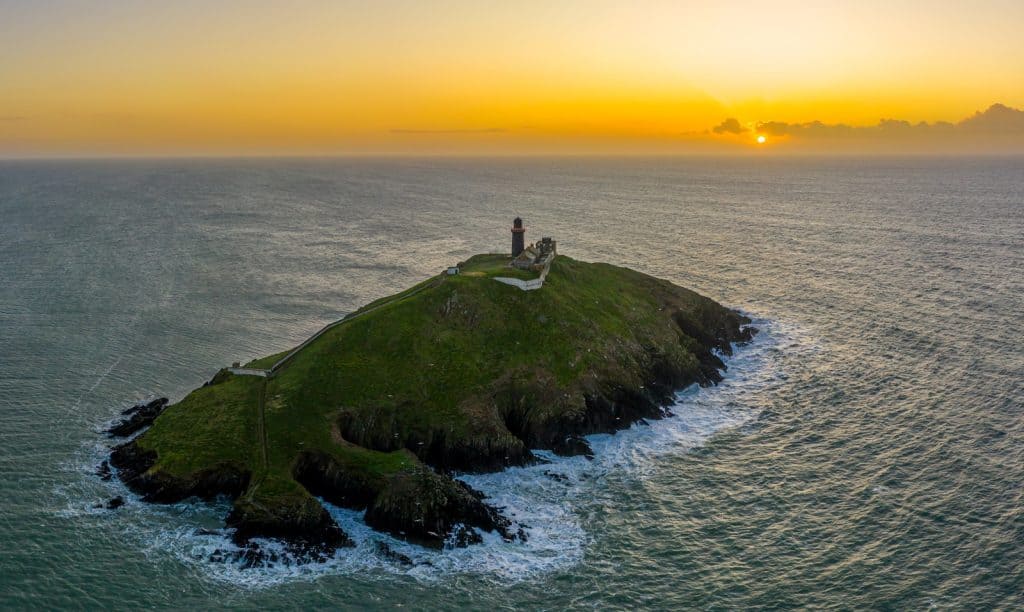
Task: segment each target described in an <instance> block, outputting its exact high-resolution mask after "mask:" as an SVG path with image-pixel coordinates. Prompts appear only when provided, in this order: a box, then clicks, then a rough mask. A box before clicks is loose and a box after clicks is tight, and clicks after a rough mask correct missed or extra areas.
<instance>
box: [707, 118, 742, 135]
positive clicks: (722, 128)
mask: <svg viewBox="0 0 1024 612" xmlns="http://www.w3.org/2000/svg"><path fill="white" fill-rule="evenodd" d="M711 131H712V132H714V133H716V134H742V133H743V132H747V131H749V130H748V129H747V128H745V127H743V126H742V125H741V124H740V121H739V119H736V118H733V117H730V118H728V119H726V120H725V121H723V122H721V123H719V124H718V125H716V126H715V127H713V128H711Z"/></svg>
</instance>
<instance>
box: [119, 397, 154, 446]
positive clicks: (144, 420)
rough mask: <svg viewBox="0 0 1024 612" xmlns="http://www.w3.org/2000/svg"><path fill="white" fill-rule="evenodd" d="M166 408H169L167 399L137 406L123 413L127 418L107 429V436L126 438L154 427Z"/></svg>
mask: <svg viewBox="0 0 1024 612" xmlns="http://www.w3.org/2000/svg"><path fill="white" fill-rule="evenodd" d="M165 408H167V398H166V397H161V398H159V399H155V400H153V401H151V402H147V403H139V404H136V405H134V406H132V407H131V408H128V409H127V410H124V411H122V412H121V414H122V415H123V416H125V417H127V418H125V419H122V420H121V422H119V423H118V424H116V425H112V426H111V427H110V428H109V429H107V434H108V435H109V436H111V437H115V438H126V437H128V436H130V435H132V434H134V433H135V432H137V431H139V430H141V429H143V428H144V427H149V426H150V425H152V424H153V421H155V420H156V417H158V416H160V413H161V412H163V411H164V409H165Z"/></svg>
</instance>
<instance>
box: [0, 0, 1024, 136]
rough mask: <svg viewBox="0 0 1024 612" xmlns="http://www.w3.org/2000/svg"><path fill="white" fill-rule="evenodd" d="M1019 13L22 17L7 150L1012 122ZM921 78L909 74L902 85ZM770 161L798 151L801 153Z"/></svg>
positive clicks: (3, 123)
mask: <svg viewBox="0 0 1024 612" xmlns="http://www.w3.org/2000/svg"><path fill="white" fill-rule="evenodd" d="M1021 23H1024V3H1019V2H1004V1H1002V0H979V2H976V3H972V4H971V6H970V7H967V8H965V7H963V6H962V5H961V4H960V3H957V2H955V1H954V0H937V1H936V2H935V3H933V4H932V5H930V6H929V8H928V10H924V9H922V8H921V7H920V5H919V4H918V3H914V2H909V1H904V0H886V1H885V2H883V0H865V2H861V3H839V2H835V3H825V2H818V3H805V2H794V1H780V2H774V3H772V4H771V5H764V4H763V3H760V2H755V1H753V0H748V1H739V0H733V1H725V2H721V3H715V4H714V5H713V6H712V5H709V4H708V3H705V2H696V1H686V0H678V1H677V0H672V1H670V0H648V1H646V2H637V3H628V4H627V3H622V2H612V1H610V0H588V1H584V0H569V1H567V2H562V3H547V2H541V1H540V0H524V1H523V2H516V3H500V4H489V3H479V2H471V1H470V0H443V1H434V2H426V1H422V2H416V1H412V0H381V1H380V2H377V3H373V4H372V5H371V4H368V3H361V4H356V3H343V2H330V1H328V0H307V1H305V2H302V1H299V2H297V3H295V4H289V5H288V6H284V5H275V4H273V3H253V2H241V1H231V0H222V1H219V2H212V3H209V2H199V1H198V0H184V1H183V2H179V3H136V2H110V3H102V4H97V3H88V2H82V1H79V0H55V1H54V2H48V3H15V4H13V5H11V6H8V7H5V9H4V18H3V19H0V156H4V155H6V156H11V155H15V156H16V155H20V154H26V155H35V154H78V153H99V154H120V153H124V154H139V153H142V154H167V153H170V154H179V153H181V154H185V153H202V154H235V153H243V154H244V153H259V154H281V153H283V154H290V153H310V154H322V153H389V152H397V153H435V152H440V153H465V152H468V153H521V152H522V153H535V152H541V153H544V152H552V153H560V152H598V153H618V152H626V153H632V152H654V153H657V152H677V151H688V150H700V151H705V150H718V149H723V147H724V149H723V150H726V149H728V147H734V146H740V147H741V148H742V146H744V145H745V146H750V144H751V143H750V140H749V134H744V136H743V137H738V138H736V139H735V140H736V142H732V143H730V141H729V135H728V134H726V135H724V136H722V135H719V134H711V133H709V132H708V130H709V129H710V128H711V127H713V126H715V125H717V124H719V123H720V122H722V121H723V120H724V119H726V118H729V117H737V118H739V119H740V120H741V122H742V124H743V125H745V126H750V125H754V124H756V123H758V122H763V121H783V122H796V123H802V122H810V121H815V120H820V121H824V122H826V123H845V124H849V125H873V124H875V123H877V122H878V121H879V120H880V119H882V118H890V117H894V118H900V119H907V120H910V121H913V122H917V121H921V120H925V121H936V120H946V121H958V120H960V119H962V118H964V117H966V116H968V115H970V114H971V113H973V112H974V111H976V110H982V109H984V108H986V107H988V106H989V105H990V104H992V103H993V102H1003V103H1005V104H1008V105H1010V106H1015V107H1024V79H1022V78H1020V77H1021V75H1022V74H1024V37H1021V36H1020V35H1019V32H1018V31H1017V30H1018V29H1019V25H1020V24H1021ZM909 75H913V78H909ZM784 140H785V142H781V141H773V149H774V148H775V147H776V145H779V146H781V145H785V146H789V145H791V144H792V145H798V144H799V139H798V138H787V139H784Z"/></svg>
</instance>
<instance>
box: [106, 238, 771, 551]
mask: <svg viewBox="0 0 1024 612" xmlns="http://www.w3.org/2000/svg"><path fill="white" fill-rule="evenodd" d="M463 270H464V271H465V272H467V273H464V274H462V275H459V276H452V277H448V276H439V277H437V278H435V279H431V281H428V284H426V285H425V286H424V287H425V288H423V289H421V290H419V291H416V292H415V293H410V292H405V293H403V294H398V295H397V296H394V298H391V299H388V300H381V301H378V302H375V303H374V304H373V305H372V306H376V307H377V308H376V309H375V310H373V311H372V312H369V313H367V314H366V315H364V316H361V317H357V318H353V319H352V320H350V321H348V322H346V323H345V324H342V325H339V326H337V327H335V328H333V329H331V330H329V331H328V332H327V333H325V334H324V335H323V336H321V337H320V338H318V339H317V340H316V341H314V342H313V343H311V344H310V345H308V346H307V347H305V348H304V349H303V350H302V351H300V352H299V353H298V354H297V355H296V356H294V357H293V358H292V359H291V360H290V361H289V362H287V364H286V365H285V366H283V368H282V369H280V370H279V371H277V372H276V373H275V374H274V376H272V377H270V378H267V379H262V378H257V377H239V376H233V375H231V374H229V373H227V372H224V371H222V372H221V373H219V374H218V375H217V376H216V377H215V378H214V380H213V381H211V383H209V384H208V385H206V386H204V387H202V388H200V389H197V390H195V391H194V392H192V393H191V394H189V395H188V396H187V397H186V398H185V399H183V400H182V401H181V402H179V403H178V404H175V405H173V406H171V407H169V408H168V409H167V410H166V411H165V412H164V413H163V414H162V415H161V416H159V417H158V418H157V419H156V421H155V423H154V424H153V426H152V427H151V428H150V429H149V430H147V431H146V432H145V433H143V434H142V435H141V436H140V437H139V438H137V439H136V440H135V441H133V442H130V443H129V444H128V445H126V446H124V447H121V448H119V449H118V450H116V451H115V453H114V454H113V456H112V461H111V462H112V463H113V464H114V465H115V466H116V467H118V468H119V469H120V474H121V477H122V478H124V479H125V481H126V482H127V483H128V484H129V485H130V486H132V487H133V488H134V489H135V490H137V491H139V492H141V493H143V494H144V495H145V496H146V498H147V499H150V500H152V501H161V502H166V501H176V500H178V499H182V498H185V497H188V496H191V495H199V496H201V497H210V496H212V495H216V494H227V495H230V496H232V497H234V498H235V507H234V510H233V512H232V513H231V516H230V517H229V519H228V522H229V524H230V525H232V526H234V527H237V532H236V537H237V538H238V539H239V540H245V539H247V538H249V537H253V536H258V535H268V536H275V537H283V538H287V539H292V540H308V541H315V542H324V541H327V542H329V543H331V545H343V544H344V543H345V542H346V541H347V538H346V537H345V535H344V534H343V533H341V530H340V529H338V528H337V526H336V525H334V524H333V521H331V519H330V516H329V515H327V514H326V512H324V511H323V509H322V507H321V506H320V503H319V502H318V501H317V499H316V497H322V498H324V499H326V500H328V501H330V502H332V503H335V504H339V505H341V506H345V507H350V508H358V509H365V512H366V514H365V516H366V520H367V522H368V523H369V524H370V525H372V526H374V527H375V528H378V529H381V530H385V531H388V532H391V533H394V534H397V535H400V536H402V537H406V538H409V539H411V540H414V541H418V542H421V543H424V544H427V545H433V546H440V545H441V544H442V543H443V541H444V540H445V539H446V538H452V539H453V540H454V541H457V542H459V543H471V542H473V541H475V540H476V539H478V537H479V536H478V534H477V533H476V531H475V529H483V530H497V531H499V532H501V533H502V534H503V535H505V536H506V537H509V538H513V537H516V534H513V533H511V532H510V531H509V528H508V527H509V525H508V521H506V520H505V519H504V518H503V517H501V516H500V514H499V513H498V512H496V511H495V510H494V509H493V508H491V507H489V506H488V505H487V504H486V503H485V502H484V501H483V499H482V496H481V495H480V494H478V493H477V492H475V491H473V490H472V489H470V488H469V487H467V486H465V485H464V484H462V483H461V482H459V481H457V480H454V479H452V478H451V477H450V476H449V475H447V474H448V473H449V472H450V471H489V470H496V469H501V468H503V467H505V466H509V465H519V464H523V463H525V462H528V461H531V460H532V455H531V453H530V451H529V449H530V448H547V449H553V450H555V451H556V452H560V453H565V454H574V453H587V452H589V448H587V446H586V443H585V441H584V440H582V438H581V437H580V436H582V435H585V434H589V433H595V432H604V431H614V430H617V429H621V428H624V427H628V426H629V425H630V424H631V423H633V422H634V421H636V420H637V419H640V418H658V417H661V416H663V415H664V414H665V412H664V406H665V405H667V404H668V402H669V401H670V399H671V395H672V392H673V391H674V390H676V389H679V388H681V387H684V386H686V385H688V384H691V383H694V382H696V383H701V384H708V383H713V382H717V381H718V380H719V379H720V378H721V374H720V370H721V369H723V368H724V366H723V365H722V363H721V361H720V360H719V359H718V358H717V357H716V356H715V355H714V353H713V351H714V350H716V349H717V350H720V351H724V352H729V351H730V343H731V342H738V341H743V340H747V339H749V336H750V333H751V332H750V331H749V330H746V329H744V328H743V326H744V325H745V324H746V323H748V322H749V321H747V320H746V319H745V318H744V317H743V316H741V315H739V314H738V313H736V312H734V311H731V310H729V309H726V308H724V307H722V306H720V305H719V304H717V303H715V302H713V301H711V300H709V299H707V298H704V297H702V296H700V295H697V294H696V293H693V292H692V291H689V290H686V289H683V288H680V287H676V286H674V285H672V284H671V283H668V282H666V281H662V280H658V279H655V278H652V277H650V276H646V275H643V274H640V273H637V272H634V271H631V270H627V269H624V268H619V267H615V266H610V265H607V264H590V263H584V262H579V261H575V260H572V259H570V258H567V257H559V258H557V259H556V260H555V262H554V263H553V264H552V267H551V271H550V273H549V275H548V277H547V281H546V284H545V285H544V287H543V288H542V289H541V290H538V291H532V292H523V291H520V290H519V289H516V288H514V287H510V286H507V285H504V284H501V283H498V282H495V281H494V280H493V279H492V278H491V277H492V276H495V275H499V274H500V273H503V272H504V271H506V270H507V268H503V266H502V265H501V262H500V261H499V260H498V258H497V257H496V256H492V255H482V256H477V257H474V258H473V259H471V260H470V261H469V262H466V265H464V266H463ZM270 361H272V360H270V359H269V358H264V359H261V360H257V363H259V364H264V363H268V362H270Z"/></svg>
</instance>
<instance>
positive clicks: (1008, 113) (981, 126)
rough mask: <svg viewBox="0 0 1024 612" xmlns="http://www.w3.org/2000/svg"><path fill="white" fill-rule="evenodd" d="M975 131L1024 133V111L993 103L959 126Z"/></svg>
mask: <svg viewBox="0 0 1024 612" xmlns="http://www.w3.org/2000/svg"><path fill="white" fill-rule="evenodd" d="M957 127H958V128H960V129H963V130H969V131H974V132H996V133H1004V134H1005V133H1011V134H1024V111H1022V110H1018V109H1016V108H1010V107H1009V106H1006V105H1004V104H993V105H992V106H990V107H988V110H986V111H985V112H977V113H974V114H973V115H971V116H970V117H968V118H966V119H964V120H963V121H961V122H960V123H959V125H958V126H957Z"/></svg>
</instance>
